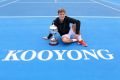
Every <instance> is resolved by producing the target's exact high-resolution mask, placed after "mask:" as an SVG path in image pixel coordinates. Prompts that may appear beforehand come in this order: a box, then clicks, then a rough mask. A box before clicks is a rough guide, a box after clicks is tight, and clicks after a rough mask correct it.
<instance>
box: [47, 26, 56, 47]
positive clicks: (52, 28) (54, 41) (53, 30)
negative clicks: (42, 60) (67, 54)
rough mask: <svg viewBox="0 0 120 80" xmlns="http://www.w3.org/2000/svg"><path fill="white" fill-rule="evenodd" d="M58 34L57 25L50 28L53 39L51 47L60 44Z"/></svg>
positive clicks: (51, 39)
mask: <svg viewBox="0 0 120 80" xmlns="http://www.w3.org/2000/svg"><path fill="white" fill-rule="evenodd" d="M57 32H58V29H57V27H56V26H55V25H51V26H50V33H51V34H52V37H51V38H50V42H49V44H50V45H51V46H55V45H57V44H58V40H57V39H56V38H55V34H56V33H57Z"/></svg>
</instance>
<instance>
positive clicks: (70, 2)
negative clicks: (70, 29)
mask: <svg viewBox="0 0 120 80" xmlns="http://www.w3.org/2000/svg"><path fill="white" fill-rule="evenodd" d="M16 3H23V4H42V3H52V4H59V3H60V4H69V3H72V4H73V3H74V4H77V3H78V4H79V3H94V2H16Z"/></svg>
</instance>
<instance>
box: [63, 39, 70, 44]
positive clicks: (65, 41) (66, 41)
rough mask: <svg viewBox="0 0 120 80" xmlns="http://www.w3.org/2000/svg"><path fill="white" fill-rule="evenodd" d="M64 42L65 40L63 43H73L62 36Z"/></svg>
mask: <svg viewBox="0 0 120 80" xmlns="http://www.w3.org/2000/svg"><path fill="white" fill-rule="evenodd" d="M62 42H63V43H71V42H70V41H68V39H67V38H62Z"/></svg>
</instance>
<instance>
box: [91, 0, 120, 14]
mask: <svg viewBox="0 0 120 80" xmlns="http://www.w3.org/2000/svg"><path fill="white" fill-rule="evenodd" d="M91 1H93V2H95V3H97V4H100V5H102V6H105V7H107V8H110V9H112V10H115V11H117V12H120V9H117V8H114V7H111V6H108V5H105V4H103V3H101V2H98V1H96V0H91Z"/></svg>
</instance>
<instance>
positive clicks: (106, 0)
mask: <svg viewBox="0 0 120 80" xmlns="http://www.w3.org/2000/svg"><path fill="white" fill-rule="evenodd" d="M102 1H104V2H107V3H111V4H115V5H119V6H120V3H114V2H111V1H108V0H102Z"/></svg>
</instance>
